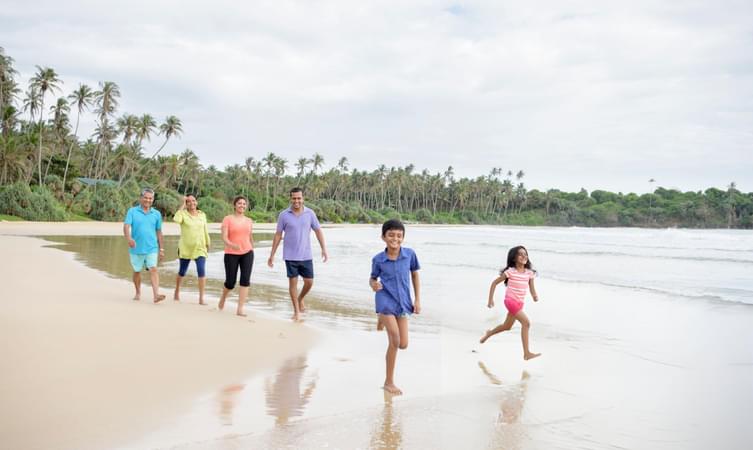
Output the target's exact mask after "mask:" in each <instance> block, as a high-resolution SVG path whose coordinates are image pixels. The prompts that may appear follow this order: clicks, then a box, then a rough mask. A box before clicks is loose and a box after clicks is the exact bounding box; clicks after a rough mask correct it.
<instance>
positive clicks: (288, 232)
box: [277, 206, 321, 261]
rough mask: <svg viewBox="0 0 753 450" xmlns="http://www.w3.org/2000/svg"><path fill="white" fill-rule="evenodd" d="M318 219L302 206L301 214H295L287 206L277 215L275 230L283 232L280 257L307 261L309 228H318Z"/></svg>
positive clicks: (309, 241)
mask: <svg viewBox="0 0 753 450" xmlns="http://www.w3.org/2000/svg"><path fill="white" fill-rule="evenodd" d="M320 227H321V225H319V219H317V218H316V214H314V211H312V210H311V209H309V208H307V207H305V206H304V207H303V212H301V215H299V216H296V215H295V214H294V213H293V210H292V208H288V209H286V210H284V211H283V212H281V213H280V215H279V217H277V232H278V233H280V232H284V233H285V234H284V239H283V241H282V259H284V260H285V261H308V260H311V259H314V258H313V256H311V230H318V229H319V228H320Z"/></svg>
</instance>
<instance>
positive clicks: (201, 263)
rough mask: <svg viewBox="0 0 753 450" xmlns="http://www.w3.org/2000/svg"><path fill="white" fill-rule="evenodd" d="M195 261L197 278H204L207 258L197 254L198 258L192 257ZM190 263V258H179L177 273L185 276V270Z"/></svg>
mask: <svg viewBox="0 0 753 450" xmlns="http://www.w3.org/2000/svg"><path fill="white" fill-rule="evenodd" d="M194 261H196V272H197V273H198V274H199V278H204V277H205V276H206V274H207V273H206V262H207V258H206V257H204V256H199V257H198V258H196V259H194ZM189 264H191V260H190V259H185V258H180V268H179V269H178V275H180V276H182V277H185V276H186V272H187V271H188V265H189Z"/></svg>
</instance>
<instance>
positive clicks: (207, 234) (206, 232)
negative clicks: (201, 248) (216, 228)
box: [204, 215, 212, 251]
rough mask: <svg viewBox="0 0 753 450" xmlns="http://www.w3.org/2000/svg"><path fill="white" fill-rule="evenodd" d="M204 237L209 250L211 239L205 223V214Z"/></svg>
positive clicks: (207, 225) (205, 222) (205, 220)
mask: <svg viewBox="0 0 753 450" xmlns="http://www.w3.org/2000/svg"><path fill="white" fill-rule="evenodd" d="M204 239H205V241H206V243H207V251H209V247H210V246H211V245H212V240H211V239H209V224H208V223H207V219H206V215H205V216H204Z"/></svg>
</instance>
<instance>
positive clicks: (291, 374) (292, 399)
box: [264, 355, 319, 426]
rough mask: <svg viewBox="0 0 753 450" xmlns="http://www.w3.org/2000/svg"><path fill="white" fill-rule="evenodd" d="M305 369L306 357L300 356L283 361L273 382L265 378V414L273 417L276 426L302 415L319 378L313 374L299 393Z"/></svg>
mask: <svg viewBox="0 0 753 450" xmlns="http://www.w3.org/2000/svg"><path fill="white" fill-rule="evenodd" d="M307 367H308V365H307V364H306V355H301V356H298V357H295V358H291V359H289V360H287V361H285V363H284V364H283V365H282V367H280V369H279V370H278V371H277V374H276V375H275V377H274V381H272V378H271V377H270V378H267V380H266V382H265V386H264V392H265V394H266V399H267V414H269V415H270V416H274V417H275V425H276V426H284V425H285V424H287V423H288V421H289V420H290V419H291V418H293V417H299V416H302V415H303V410H304V409H305V407H306V404H307V403H308V402H309V399H310V398H311V395H312V394H313V393H314V389H315V388H316V381H317V379H318V378H319V376H318V374H317V373H314V375H313V376H312V377H311V381H310V382H309V383H308V385H306V388H305V389H304V391H303V393H301V384H302V381H303V378H304V376H303V375H304V372H305V371H306V368H307Z"/></svg>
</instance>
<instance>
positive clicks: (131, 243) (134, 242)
mask: <svg viewBox="0 0 753 450" xmlns="http://www.w3.org/2000/svg"><path fill="white" fill-rule="evenodd" d="M128 246H129V247H131V248H135V247H136V241H134V240H133V238H128Z"/></svg>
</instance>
